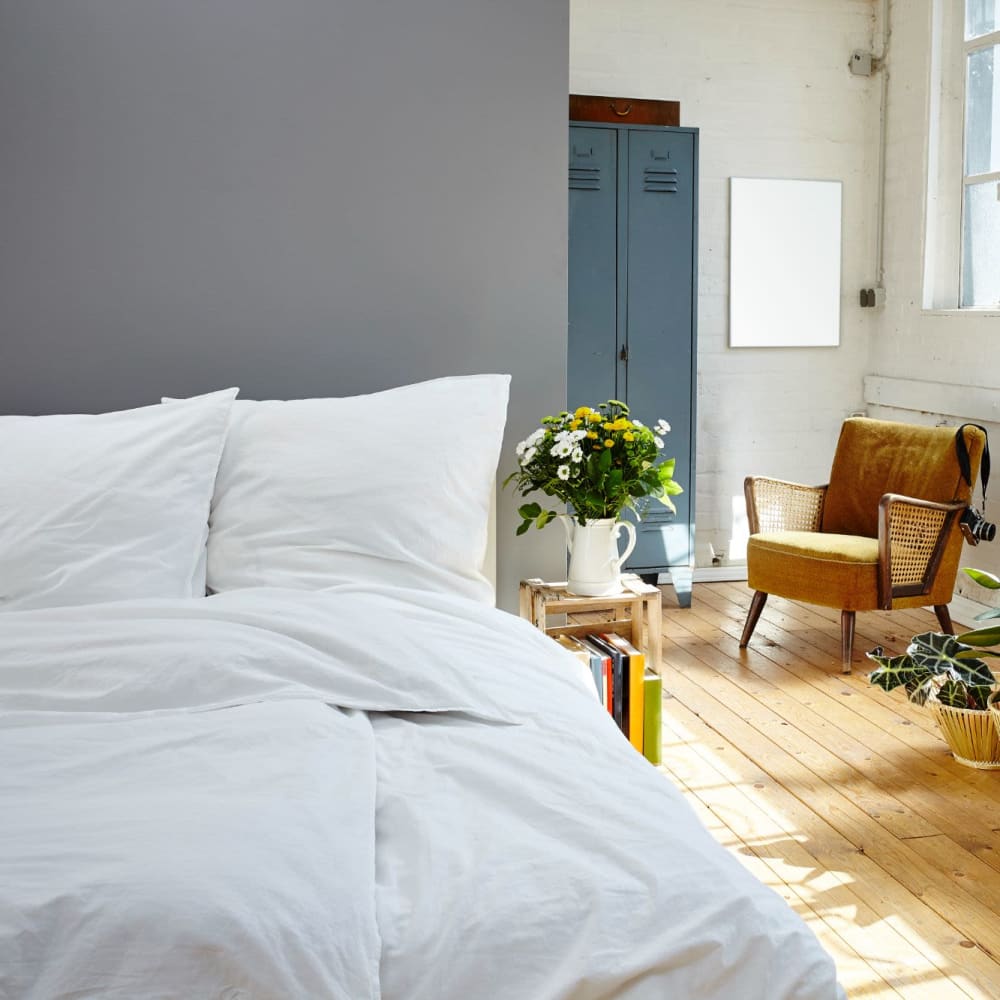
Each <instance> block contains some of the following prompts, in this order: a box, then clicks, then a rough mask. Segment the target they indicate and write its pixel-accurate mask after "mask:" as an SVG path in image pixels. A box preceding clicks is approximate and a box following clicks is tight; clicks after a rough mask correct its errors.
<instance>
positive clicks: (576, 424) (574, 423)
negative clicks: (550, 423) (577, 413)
mask: <svg viewBox="0 0 1000 1000" xmlns="http://www.w3.org/2000/svg"><path fill="white" fill-rule="evenodd" d="M579 426H580V421H579V420H571V421H570V422H569V429H570V430H571V431H575V430H576V429H577V428H578V427H579Z"/></svg>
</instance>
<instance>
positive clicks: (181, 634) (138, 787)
mask: <svg viewBox="0 0 1000 1000" xmlns="http://www.w3.org/2000/svg"><path fill="white" fill-rule="evenodd" d="M588 684H589V681H588V680H587V678H586V677H585V676H584V673H583V670H582V668H580V667H579V665H578V664H577V662H576V660H574V659H573V657H571V656H569V654H565V653H563V651H561V650H560V649H559V648H558V647H556V646H555V644H554V643H552V642H551V640H550V639H548V638H546V637H545V636H543V635H542V634H541V633H539V632H538V631H537V630H535V629H533V628H532V627H531V626H529V625H528V624H527V623H525V622H523V621H520V620H519V619H516V618H513V617H512V616H509V615H505V614H503V613H502V612H498V611H495V610H493V609H492V608H488V607H484V606H482V605H480V604H477V603H474V602H471V601H466V600H463V599H459V598H456V599H454V600H449V599H446V598H442V597H441V596H440V595H433V596H432V595H423V594H420V593H419V592H410V591H404V590H388V589H382V590H379V591H378V592H373V591H368V590H365V589H363V588H354V587H339V588H335V589H331V590H329V591H325V592H323V593H304V592H302V591H283V590H276V589H254V590H244V591H234V592H232V593H228V594H223V595H218V596H216V597H211V598H206V599H195V600H188V601H149V600H146V601H134V602H121V603H115V604H104V605H95V606H90V607H80V608H66V609H52V610H39V611H26V612H12V613H9V614H6V615H4V616H3V617H2V618H0V997H2V998H4V1000H22V998H26V1000H70V998H72V1000H85V998H87V1000H89V998H95V1000H96V998H106V1000H126V998H127V1000H145V998H157V1000H160V998H163V1000H167V998H169V1000H265V998H266V1000H299V998H302V1000H325V998H345V1000H365V998H378V997H381V998H384V1000H475V998H484V1000H485V998H496V1000H556V998H565V1000H569V998H574V1000H604V998H611V997H623V998H632V1000H644V998H672V1000H754V998H760V1000H784V998H801V1000H813V998H816V1000H820V998H822V1000H834V998H835V997H838V996H842V994H841V993H840V991H839V989H838V987H837V985H836V982H835V976H834V968H833V963H832V962H831V960H830V959H829V957H828V956H827V955H826V954H825V953H824V952H823V951H822V949H821V948H820V947H819V944H818V943H817V941H816V939H815V938H814V937H813V935H812V934H811V932H810V931H808V930H807V928H806V927H805V926H804V924H802V923H801V921H800V920H799V919H798V917H796V916H795V915H794V914H793V913H792V911H791V910H789V909H788V907H787V906H786V904H785V903H784V901H783V900H781V899H780V898H779V897H778V896H777V895H776V894H775V893H773V892H772V891H771V890H770V889H767V888H765V887H764V886H762V885H761V884H760V883H758V882H757V881H756V880H755V879H754V878H753V877H752V876H751V875H750V874H749V873H747V872H746V871H745V870H744V869H743V868H742V867H741V866H740V865H739V864H738V863H737V862H736V861H735V860H734V859H732V858H731V857H730V856H729V855H728V854H727V853H726V852H725V851H724V850H723V849H722V848H721V847H719V846H718V845H717V844H716V843H715V842H714V841H713V840H712V839H711V837H710V836H709V834H708V833H707V832H706V831H705V830H704V828H703V827H702V826H701V825H700V823H699V822H698V821H697V819H696V818H695V817H694V815H693V814H692V813H691V812H690V810H689V809H688V807H687V806H686V804H685V803H684V801H683V799H682V798H681V796H680V794H679V793H678V792H677V791H676V790H675V789H674V788H673V787H672V786H671V785H670V784H669V783H668V782H667V781H666V780H665V779H664V778H663V777H662V776H661V775H660V774H658V773H657V772H656V770H655V769H654V768H652V767H651V766H650V765H649V764H648V763H646V762H645V761H644V760H643V759H642V758H641V757H640V756H639V755H638V754H637V753H636V752H635V751H634V750H633V749H632V748H631V747H630V746H628V744H627V743H626V741H625V740H624V738H623V737H622V736H621V735H620V734H619V733H618V731H617V730H616V729H615V727H614V725H613V723H612V722H611V720H610V718H609V717H608V715H607V713H606V712H604V710H603V709H601V708H600V706H599V705H598V704H597V702H596V700H595V699H594V697H593V695H592V694H591V693H590V690H589V688H588Z"/></svg>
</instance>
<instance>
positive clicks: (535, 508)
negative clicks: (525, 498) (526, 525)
mask: <svg viewBox="0 0 1000 1000" xmlns="http://www.w3.org/2000/svg"><path fill="white" fill-rule="evenodd" d="M517 512H518V514H520V515H521V517H523V518H524V519H525V520H526V521H531V520H534V518H536V517H538V515H539V514H541V512H542V508H541V505H540V504H537V503H526V504H523V505H522V506H520V507H518V508H517Z"/></svg>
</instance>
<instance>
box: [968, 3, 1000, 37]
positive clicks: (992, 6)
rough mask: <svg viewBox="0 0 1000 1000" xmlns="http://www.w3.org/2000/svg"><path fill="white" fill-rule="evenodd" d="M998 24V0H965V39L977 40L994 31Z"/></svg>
mask: <svg viewBox="0 0 1000 1000" xmlns="http://www.w3.org/2000/svg"><path fill="white" fill-rule="evenodd" d="M998 24H1000V0H965V37H966V38H978V37H979V36H980V35H986V34H989V32H991V31H996V30H997V26H998Z"/></svg>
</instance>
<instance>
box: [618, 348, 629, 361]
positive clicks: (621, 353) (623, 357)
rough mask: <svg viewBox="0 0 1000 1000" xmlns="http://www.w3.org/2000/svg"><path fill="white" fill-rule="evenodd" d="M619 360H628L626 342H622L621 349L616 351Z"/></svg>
mask: <svg viewBox="0 0 1000 1000" xmlns="http://www.w3.org/2000/svg"><path fill="white" fill-rule="evenodd" d="M618 360H619V361H628V344H622V349H621V350H620V351H619V352H618Z"/></svg>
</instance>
